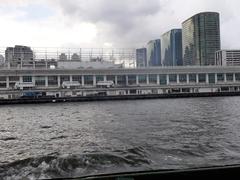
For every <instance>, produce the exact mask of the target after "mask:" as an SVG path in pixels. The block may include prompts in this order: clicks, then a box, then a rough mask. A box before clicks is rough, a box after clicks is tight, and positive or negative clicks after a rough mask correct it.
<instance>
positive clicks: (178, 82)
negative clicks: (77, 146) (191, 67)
mask: <svg viewBox="0 0 240 180" xmlns="http://www.w3.org/2000/svg"><path fill="white" fill-rule="evenodd" d="M177 84H180V81H179V74H177Z"/></svg>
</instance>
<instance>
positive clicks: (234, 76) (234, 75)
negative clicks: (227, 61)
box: [233, 73, 236, 83]
mask: <svg viewBox="0 0 240 180" xmlns="http://www.w3.org/2000/svg"><path fill="white" fill-rule="evenodd" d="M233 82H234V83H236V74H235V73H233Z"/></svg>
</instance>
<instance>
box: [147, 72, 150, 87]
mask: <svg viewBox="0 0 240 180" xmlns="http://www.w3.org/2000/svg"><path fill="white" fill-rule="evenodd" d="M149 84H150V81H149V74H147V85H149Z"/></svg>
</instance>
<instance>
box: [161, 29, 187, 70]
mask: <svg viewBox="0 0 240 180" xmlns="http://www.w3.org/2000/svg"><path fill="white" fill-rule="evenodd" d="M161 56H162V58H161V59H162V65H163V66H181V65H183V62H182V30H181V29H172V30H171V31H168V32H166V33H165V34H163V35H162V37H161Z"/></svg>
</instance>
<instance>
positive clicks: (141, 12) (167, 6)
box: [0, 0, 240, 49]
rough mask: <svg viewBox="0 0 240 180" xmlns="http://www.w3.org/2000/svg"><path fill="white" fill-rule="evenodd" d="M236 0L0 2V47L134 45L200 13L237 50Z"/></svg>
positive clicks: (239, 44) (225, 46)
mask: <svg viewBox="0 0 240 180" xmlns="http://www.w3.org/2000/svg"><path fill="white" fill-rule="evenodd" d="M239 7H240V1H239V0H0V47H6V46H14V45H16V44H18V45H27V46H32V47H69V48H138V47H144V46H146V44H147V42H148V41H149V40H152V39H158V38H160V36H161V35H162V34H163V33H165V32H167V31H169V30H170V29H173V28H181V24H182V22H183V21H184V20H186V19H188V18H189V17H191V16H193V15H194V14H197V13H199V12H204V11H214V12H219V13H220V18H221V19H220V20H221V42H222V49H230V48H231V49H240V40H238V37H239V34H240V28H238V27H240V16H239Z"/></svg>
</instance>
